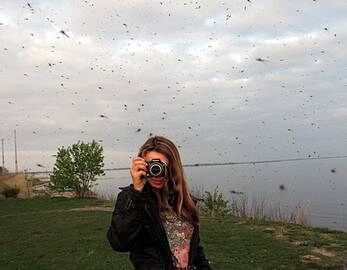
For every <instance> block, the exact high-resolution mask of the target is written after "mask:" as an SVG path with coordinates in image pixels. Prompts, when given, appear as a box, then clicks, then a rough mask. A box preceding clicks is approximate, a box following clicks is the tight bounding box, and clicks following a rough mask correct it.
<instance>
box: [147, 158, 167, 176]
mask: <svg viewBox="0 0 347 270" xmlns="http://www.w3.org/2000/svg"><path fill="white" fill-rule="evenodd" d="M146 163H147V177H163V176H165V174H166V172H165V168H166V166H167V165H166V164H165V163H164V162H162V161H161V160H160V159H152V160H146Z"/></svg>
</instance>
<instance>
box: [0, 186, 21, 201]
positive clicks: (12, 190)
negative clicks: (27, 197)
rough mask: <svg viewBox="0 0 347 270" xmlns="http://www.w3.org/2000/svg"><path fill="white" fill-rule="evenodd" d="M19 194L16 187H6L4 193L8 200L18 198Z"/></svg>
mask: <svg viewBox="0 0 347 270" xmlns="http://www.w3.org/2000/svg"><path fill="white" fill-rule="evenodd" d="M18 193H19V188H18V187H16V185H15V186H14V187H5V189H4V191H3V192H2V194H3V195H4V196H5V197H6V198H17V195H18Z"/></svg>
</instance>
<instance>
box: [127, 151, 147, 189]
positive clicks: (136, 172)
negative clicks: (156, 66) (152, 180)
mask: <svg viewBox="0 0 347 270" xmlns="http://www.w3.org/2000/svg"><path fill="white" fill-rule="evenodd" d="M130 175H131V177H132V179H133V185H134V189H136V190H138V191H142V189H143V187H144V185H145V184H146V182H147V180H146V178H145V177H146V176H147V164H146V162H145V160H144V159H143V158H142V157H133V158H132V166H131V169H130ZM141 177H143V178H142V179H141Z"/></svg>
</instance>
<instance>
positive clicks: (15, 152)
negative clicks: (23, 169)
mask: <svg viewBox="0 0 347 270" xmlns="http://www.w3.org/2000/svg"><path fill="white" fill-rule="evenodd" d="M14 156H15V166H16V173H18V161H17V138H16V130H14Z"/></svg>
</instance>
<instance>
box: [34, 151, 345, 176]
mask: <svg viewBox="0 0 347 270" xmlns="http://www.w3.org/2000/svg"><path fill="white" fill-rule="evenodd" d="M340 158H347V155H346V156H330V157H310V158H288V159H272V160H255V161H237V162H233V161H228V162H210V163H208V162H206V163H192V164H183V167H207V166H228V165H244V164H253V165H255V164H263V163H279V162H292V161H307V160H322V159H340ZM124 170H130V167H118V168H108V169H104V171H124ZM27 173H28V174H38V173H45V174H47V173H52V171H44V172H42V171H37V172H27Z"/></svg>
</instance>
